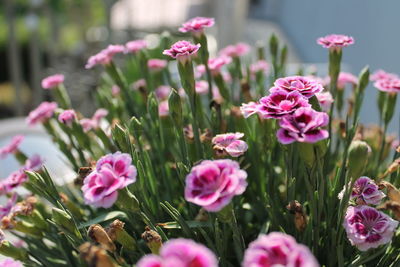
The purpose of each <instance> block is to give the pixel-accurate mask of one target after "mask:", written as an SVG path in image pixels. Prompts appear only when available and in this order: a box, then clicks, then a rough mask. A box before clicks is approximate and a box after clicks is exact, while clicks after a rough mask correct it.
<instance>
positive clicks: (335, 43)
mask: <svg viewBox="0 0 400 267" xmlns="http://www.w3.org/2000/svg"><path fill="white" fill-rule="evenodd" d="M317 43H318V44H320V45H322V46H323V47H325V48H329V49H341V48H342V47H347V46H349V45H352V44H354V39H353V37H351V36H347V35H341V34H331V35H327V36H325V37H321V38H318V40H317Z"/></svg>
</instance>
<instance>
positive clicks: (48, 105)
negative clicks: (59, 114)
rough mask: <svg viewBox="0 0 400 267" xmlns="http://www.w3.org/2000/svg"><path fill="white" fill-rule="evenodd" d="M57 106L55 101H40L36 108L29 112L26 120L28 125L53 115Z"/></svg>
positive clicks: (40, 121) (41, 121)
mask: <svg viewBox="0 0 400 267" xmlns="http://www.w3.org/2000/svg"><path fill="white" fill-rule="evenodd" d="M57 107H58V106H57V103H56V102H42V103H41V104H40V105H39V106H38V107H37V108H36V109H34V110H32V111H31V112H30V113H29V115H28V117H27V118H26V122H27V123H28V125H29V126H33V125H35V124H37V123H44V122H46V121H47V120H48V119H50V118H51V117H52V116H53V114H54V111H55V110H56V109H57Z"/></svg>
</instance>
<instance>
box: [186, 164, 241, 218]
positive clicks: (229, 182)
mask: <svg viewBox="0 0 400 267" xmlns="http://www.w3.org/2000/svg"><path fill="white" fill-rule="evenodd" d="M246 178H247V173H246V172H245V171H244V170H241V169H240V166H239V163H237V162H236V161H233V160H230V159H221V160H213V161H212V160H204V161H202V162H201V163H200V164H199V165H196V166H194V167H193V168H192V170H191V172H190V173H189V174H188V175H187V176H186V187H185V198H186V200H187V201H189V202H192V203H194V204H197V205H200V206H202V207H203V208H204V209H206V210H208V211H213V212H217V211H220V210H221V209H222V208H223V207H225V206H226V205H228V204H229V202H230V201H231V200H232V198H233V197H234V196H235V195H241V194H242V193H243V192H244V191H245V190H246V187H247V182H246Z"/></svg>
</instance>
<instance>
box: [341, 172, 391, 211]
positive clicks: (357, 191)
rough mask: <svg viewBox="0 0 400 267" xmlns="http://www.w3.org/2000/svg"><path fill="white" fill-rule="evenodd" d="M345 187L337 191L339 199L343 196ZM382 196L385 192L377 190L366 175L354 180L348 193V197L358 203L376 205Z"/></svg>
mask: <svg viewBox="0 0 400 267" xmlns="http://www.w3.org/2000/svg"><path fill="white" fill-rule="evenodd" d="M349 187H350V185H349ZM345 189H346V188H343V190H342V192H340V193H339V196H338V197H339V199H342V198H343V195H344V192H345ZM384 197H385V194H384V193H383V192H382V191H381V190H379V188H378V186H377V185H376V184H375V182H374V181H373V180H371V179H370V178H368V177H366V176H362V177H360V178H358V179H357V180H356V181H355V183H354V185H353V189H352V191H351V194H350V199H354V200H355V202H356V203H357V204H358V205H378V204H379V203H380V202H381V200H382V199H383V198H384Z"/></svg>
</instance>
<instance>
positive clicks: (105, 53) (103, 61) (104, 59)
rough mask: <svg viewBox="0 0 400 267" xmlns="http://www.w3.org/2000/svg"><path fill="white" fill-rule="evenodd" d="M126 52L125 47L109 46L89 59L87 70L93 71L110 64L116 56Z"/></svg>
mask: <svg viewBox="0 0 400 267" xmlns="http://www.w3.org/2000/svg"><path fill="white" fill-rule="evenodd" d="M124 51H125V47H124V46H123V45H109V46H108V47H107V48H105V49H103V50H101V51H100V52H99V53H97V54H96V55H93V56H91V57H90V58H89V59H88V62H87V63H86V66H85V68H86V69H91V68H93V67H94V66H96V65H107V64H110V63H111V61H112V59H113V57H114V55H115V54H119V53H123V52H124Z"/></svg>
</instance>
